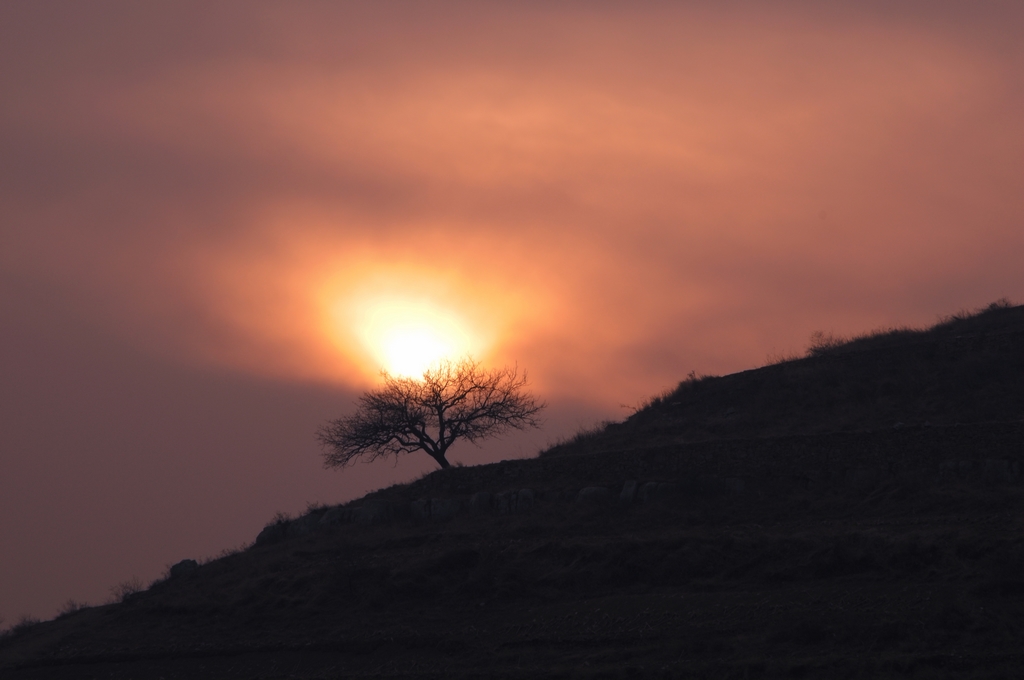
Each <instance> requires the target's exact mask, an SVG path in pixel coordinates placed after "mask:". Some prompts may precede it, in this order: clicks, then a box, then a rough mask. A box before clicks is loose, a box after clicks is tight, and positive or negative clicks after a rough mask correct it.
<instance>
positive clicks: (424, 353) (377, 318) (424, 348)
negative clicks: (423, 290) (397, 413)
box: [353, 298, 478, 378]
mask: <svg viewBox="0 0 1024 680" xmlns="http://www.w3.org/2000/svg"><path fill="white" fill-rule="evenodd" d="M355 316H356V318H355V328H354V329H353V330H355V331H356V335H357V336H358V337H359V340H360V341H361V343H362V345H363V347H364V349H365V350H367V351H368V353H369V354H370V356H371V357H372V360H373V361H375V362H376V364H377V365H376V366H375V367H374V368H375V370H379V369H381V368H383V369H384V370H386V371H387V372H388V373H391V374H393V375H399V376H404V377H409V378H419V377H420V376H422V375H423V373H424V371H426V370H427V369H429V368H430V367H431V366H432V365H434V364H436V363H437V362H438V361H440V360H442V359H446V358H459V357H463V356H467V355H470V354H475V353H476V352H475V350H477V349H478V347H477V345H478V343H477V342H476V340H475V338H474V337H473V335H472V333H471V332H470V331H469V328H468V326H467V324H466V323H465V321H464V320H463V319H462V318H461V317H460V315H459V314H457V313H456V312H454V311H453V310H450V309H446V308H445V307H443V306H441V305H438V304H436V303H434V302H432V301H430V300H416V299H396V298H378V299H371V300H363V301H361V302H360V303H359V304H358V305H357V306H356V315H355Z"/></svg>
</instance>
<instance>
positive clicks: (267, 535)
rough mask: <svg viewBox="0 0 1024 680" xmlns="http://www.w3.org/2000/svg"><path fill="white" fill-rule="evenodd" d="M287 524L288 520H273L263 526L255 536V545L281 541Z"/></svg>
mask: <svg viewBox="0 0 1024 680" xmlns="http://www.w3.org/2000/svg"><path fill="white" fill-rule="evenodd" d="M289 524H290V522H274V523H273V524H268V525H267V526H265V527H263V531H261V532H260V533H259V535H258V536H256V545H269V544H271V543H279V542H280V541H283V540H284V537H285V535H287V533H288V525H289Z"/></svg>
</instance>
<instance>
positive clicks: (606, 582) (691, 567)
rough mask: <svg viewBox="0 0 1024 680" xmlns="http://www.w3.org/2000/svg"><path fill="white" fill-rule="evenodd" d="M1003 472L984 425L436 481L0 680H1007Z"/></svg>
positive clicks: (13, 665) (1010, 494) (1000, 443)
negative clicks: (433, 511) (435, 511)
mask: <svg viewBox="0 0 1024 680" xmlns="http://www.w3.org/2000/svg"><path fill="white" fill-rule="evenodd" d="M1022 462H1024V424H1022V423H1004V424H991V423H990V424H976V425H970V426H956V427H954V426H951V427H923V426H922V427H904V428H899V429H890V430H887V431H885V432H874V433H859V434H858V433H843V434H829V435H806V436H790V437H781V438H769V439H748V440H735V441H720V442H706V443H702V444H683V445H679V446H675V447H665V446H660V447H653V448H638V449H635V450H620V451H608V452H604V453H599V454H590V455H574V456H565V457H543V458H539V459H533V460H523V461H509V462H504V463H499V464H494V465H487V466H480V467H474V468H455V469H451V470H445V471H439V472H437V473H434V474H432V475H429V476H427V477H425V478H424V479H421V480H419V481H417V482H415V483H412V484H410V485H405V486H398V487H392V488H390V489H385V490H382V491H380V492H377V493H375V494H372V495H371V496H369V497H367V498H365V499H360V501H357V502H354V503H351V504H349V505H348V506H346V507H344V508H340V509H326V508H325V509H320V510H318V511H316V512H314V513H311V514H310V515H309V516H307V517H306V518H299V519H298V520H295V521H293V522H291V523H289V524H282V526H280V527H278V528H277V529H275V530H274V531H271V532H270V533H269V534H267V535H265V536H264V538H263V540H261V541H260V543H259V544H258V545H254V546H253V547H251V548H249V549H247V550H245V551H242V552H239V553H236V554H233V555H230V556H227V557H224V558H222V559H219V560H216V561H213V562H210V563H207V564H203V565H200V566H198V567H197V568H194V569H188V568H187V567H188V566H189V565H186V568H183V569H181V570H179V573H177V574H176V575H175V576H174V577H172V578H169V579H167V580H166V581H164V582H161V583H158V584H156V585H154V586H152V587H151V588H149V589H148V590H146V591H145V592H141V593H138V594H136V595H133V596H130V597H128V598H127V599H126V601H125V602H124V603H122V604H118V605H109V606H104V607H93V608H88V609H84V610H81V611H78V612H75V613H73V614H69V615H66V616H64V617H61V618H59V619H57V620H55V621H50V622H45V623H42V624H37V625H35V626H32V627H29V628H26V629H23V630H20V631H18V632H17V633H14V634H10V635H8V636H7V638H6V639H5V640H4V641H3V642H2V643H0V676H2V677H3V678H5V679H6V678H10V679H12V680H15V679H27V678H89V677H95V678H154V679H155V678H166V679H168V680H169V679H170V678H199V679H202V678H340V677H361V676H366V677H392V678H397V677H471V676H472V677H477V676H480V675H486V676H495V677H523V678H526V677H531V678H532V677H619V676H623V677H633V676H657V677H700V678H708V677H712V678H713V677H737V678H746V677H851V678H853V677H864V678H867V677H870V678H878V677H918V678H929V677H936V678H939V677H958V678H959V677H979V678H981V677H984V678H993V677H1007V678H1009V677H1021V676H1022V673H1024V651H1022V650H1024V648H1022V647H1021V644H1020V641H1021V639H1022V633H1024V532H1022V529H1024V513H1022V510H1024V502H1022V501H1024V484H1022V478H1021V464H1022ZM628 482H636V483H637V484H636V485H635V486H634V487H632V488H635V489H636V493H635V495H634V494H631V493H630V492H629V488H630V487H629V485H628V484H627V483H628ZM652 484H653V485H654V486H651V485H652ZM645 486H646V489H647V491H646V492H644V488H645ZM588 488H589V489H607V492H603V493H602V492H593V491H592V492H585V493H583V494H582V495H581V493H580V492H581V490H582V489H588ZM524 489H529V491H530V493H529V494H528V495H529V496H531V497H532V498H531V500H532V503H526V504H522V503H520V505H522V507H518V506H512V505H510V504H509V502H508V501H509V499H510V498H511V496H512V493H510V492H514V493H515V494H516V497H517V498H519V499H520V500H521V499H522V498H525V497H526V496H525V495H523V493H522V491H523V490H524ZM624 489H625V490H626V491H627V493H626V498H624V499H623V498H622V495H623V493H622V492H623V490H624ZM474 494H478V495H477V496H476V499H477V500H476V501H475V504H474V502H472V499H473V497H474ZM479 494H490V496H489V498H488V497H487V496H486V495H483V496H481V495H479ZM482 498H483V499H485V500H486V501H487V502H486V504H484V501H482V500H481V499H482ZM503 498H504V499H505V501H504V504H502V501H501V499H503ZM432 501H437V503H432ZM432 505H436V506H437V507H439V508H441V507H444V508H448V509H449V510H450V509H451V508H454V511H451V512H449V510H445V512H443V513H441V514H439V515H436V516H434V517H430V516H428V515H427V514H425V513H424V510H423V509H424V508H427V507H431V506H432ZM527 506H528V507H527ZM367 507H376V508H378V510H376V511H374V512H365V511H363V510H361V509H362V508H367ZM331 512H334V514H333V517H334V519H333V520H332V521H324V520H325V518H327V516H328V515H329V513H331Z"/></svg>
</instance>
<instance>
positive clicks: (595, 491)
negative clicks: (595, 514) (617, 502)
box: [576, 486, 612, 505]
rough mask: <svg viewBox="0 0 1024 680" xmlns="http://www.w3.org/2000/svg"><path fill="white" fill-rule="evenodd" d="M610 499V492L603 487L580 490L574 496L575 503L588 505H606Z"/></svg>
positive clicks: (589, 487)
mask: <svg viewBox="0 0 1024 680" xmlns="http://www.w3.org/2000/svg"><path fill="white" fill-rule="evenodd" d="M611 498H612V492H611V490H609V489H607V488H605V487H603V486H588V487H586V488H584V489H580V491H579V493H577V494H576V502H577V503H586V504H589V505H600V504H603V503H607V502H608V501H610V500H611Z"/></svg>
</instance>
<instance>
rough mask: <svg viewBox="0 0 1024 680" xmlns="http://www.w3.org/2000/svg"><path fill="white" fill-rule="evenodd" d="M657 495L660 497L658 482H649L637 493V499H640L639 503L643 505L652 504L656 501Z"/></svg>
mask: <svg viewBox="0 0 1024 680" xmlns="http://www.w3.org/2000/svg"><path fill="white" fill-rule="evenodd" d="M657 495H658V483H657V482H647V483H646V484H644V485H643V486H641V487H640V490H639V491H638V492H637V499H639V501H640V502H641V503H650V502H652V501H654V500H655V498H656V497H657Z"/></svg>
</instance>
